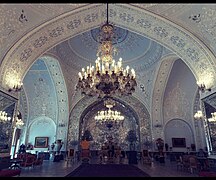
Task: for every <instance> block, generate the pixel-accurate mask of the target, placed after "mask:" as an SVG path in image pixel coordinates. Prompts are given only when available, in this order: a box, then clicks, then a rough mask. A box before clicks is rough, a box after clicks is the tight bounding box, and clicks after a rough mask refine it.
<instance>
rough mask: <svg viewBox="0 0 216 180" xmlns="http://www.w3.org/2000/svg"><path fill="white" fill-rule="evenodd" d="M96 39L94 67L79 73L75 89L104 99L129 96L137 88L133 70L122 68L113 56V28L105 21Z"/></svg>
mask: <svg viewBox="0 0 216 180" xmlns="http://www.w3.org/2000/svg"><path fill="white" fill-rule="evenodd" d="M100 30H101V32H100V35H99V37H98V40H99V42H100V45H99V47H98V52H97V59H96V61H95V66H92V65H91V64H90V66H87V67H86V69H85V68H82V72H79V73H78V75H79V80H78V83H77V86H76V89H78V90H81V94H83V95H89V96H98V97H104V96H106V95H112V94H118V95H131V94H132V93H133V92H134V91H135V86H137V83H136V79H135V70H134V69H131V70H130V67H129V66H127V67H126V68H125V69H124V68H123V66H122V58H119V61H118V62H116V61H115V60H114V58H113V55H115V54H116V52H117V49H116V48H114V47H113V41H115V40H116V36H115V33H114V26H113V25H111V24H110V23H109V22H108V4H107V21H106V23H105V24H104V25H102V27H101V29H100Z"/></svg>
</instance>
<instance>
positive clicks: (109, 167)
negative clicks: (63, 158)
mask: <svg viewBox="0 0 216 180" xmlns="http://www.w3.org/2000/svg"><path fill="white" fill-rule="evenodd" d="M66 177H150V176H149V175H148V174H147V173H145V172H143V171H142V170H141V169H139V168H137V167H135V166H133V165H128V164H82V165H80V166H79V167H78V168H77V169H75V170H74V171H73V172H71V173H70V174H68V175H67V176H66Z"/></svg>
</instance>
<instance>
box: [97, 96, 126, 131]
mask: <svg viewBox="0 0 216 180" xmlns="http://www.w3.org/2000/svg"><path fill="white" fill-rule="evenodd" d="M104 106H105V107H106V108H108V109H107V110H102V111H98V112H97V115H96V116H95V120H96V125H97V127H98V128H99V129H101V130H109V131H111V130H117V129H119V128H120V127H121V126H123V122H124V116H123V115H121V113H120V112H119V111H113V110H111V108H113V107H114V106H115V101H113V100H112V99H107V100H105V101H104Z"/></svg>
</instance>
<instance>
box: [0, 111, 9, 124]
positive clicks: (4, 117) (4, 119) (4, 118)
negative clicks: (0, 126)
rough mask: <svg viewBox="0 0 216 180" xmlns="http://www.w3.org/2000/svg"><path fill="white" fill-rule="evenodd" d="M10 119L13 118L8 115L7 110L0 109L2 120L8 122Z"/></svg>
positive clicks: (0, 119) (0, 118)
mask: <svg viewBox="0 0 216 180" xmlns="http://www.w3.org/2000/svg"><path fill="white" fill-rule="evenodd" d="M10 120H11V117H8V116H7V113H6V112H5V111H0V121H2V122H7V121H10Z"/></svg>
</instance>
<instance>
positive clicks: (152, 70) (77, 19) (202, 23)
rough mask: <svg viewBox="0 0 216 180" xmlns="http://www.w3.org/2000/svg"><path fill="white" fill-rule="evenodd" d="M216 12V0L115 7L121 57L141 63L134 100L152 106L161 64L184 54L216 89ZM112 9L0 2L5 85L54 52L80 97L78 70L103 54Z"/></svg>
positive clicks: (113, 19) (0, 50)
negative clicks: (101, 34) (101, 39)
mask: <svg viewBox="0 0 216 180" xmlns="http://www.w3.org/2000/svg"><path fill="white" fill-rule="evenodd" d="M215 9H216V6H215V4H145V3H143V4H142V3H139V4H135V3H134V4H133V3H131V4H118V3H117V4H110V12H109V13H110V17H109V18H110V21H111V22H112V23H113V24H115V25H116V33H117V34H118V44H116V46H117V48H118V49H119V54H118V55H117V56H116V59H117V58H118V57H120V56H121V57H122V58H123V63H124V64H125V65H129V66H131V67H133V68H135V70H136V73H137V81H138V89H137V91H136V94H135V97H138V98H139V97H143V95H144V97H145V99H144V100H143V98H140V99H141V101H143V103H144V104H145V105H146V106H147V108H150V107H149V106H150V103H151V95H152V93H153V92H152V91H153V88H154V86H155V83H156V82H155V81H156V77H157V73H158V69H159V66H160V65H161V66H162V62H163V59H167V58H168V57H170V58H168V59H172V60H176V59H179V58H181V59H183V61H184V62H185V63H186V64H187V65H188V67H189V68H190V69H191V71H192V72H193V74H194V76H195V78H196V80H197V81H204V80H206V79H207V80H208V82H207V80H206V83H207V86H211V87H215V80H214V79H216V78H214V77H215V71H216V70H215V69H216V68H215V65H216V61H215V53H216V44H215V43H216V39H215V37H216V34H215V32H216V31H215V27H216V26H215V23H216V20H215V18H216V16H215V13H216V10H215ZM105 12H106V5H105V4H100V3H98V4H73V3H72V4H70V3H68V4H1V5H0V20H1V24H0V62H1V71H0V74H1V76H0V83H1V86H2V88H5V89H7V87H8V83H9V82H8V77H11V76H13V77H15V78H18V79H19V78H21V79H23V78H24V76H25V74H26V72H27V70H29V69H30V68H31V66H32V64H33V63H34V62H35V61H36V60H37V59H38V58H39V57H41V56H43V55H51V56H53V57H55V58H56V59H58V60H59V63H60V65H61V68H62V73H63V75H64V79H65V82H66V86H67V90H68V96H69V97H73V98H76V97H75V95H76V92H75V90H74V87H75V84H76V81H77V73H78V71H80V70H81V68H82V67H85V66H87V65H89V64H90V63H94V61H95V59H96V50H97V44H98V42H97V34H98V28H99V26H100V25H101V24H102V23H103V22H104V21H105V20H106V17H105ZM166 66H167V65H166ZM169 66H170V68H171V67H172V61H170V63H169ZM164 68H165V67H164ZM205 78H206V79H205ZM142 85H143V86H144V87H145V91H143V88H142V87H143V86H142ZM70 99H71V98H70ZM72 100H75V99H72ZM72 100H70V101H71V102H69V103H70V106H73V102H72Z"/></svg>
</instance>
